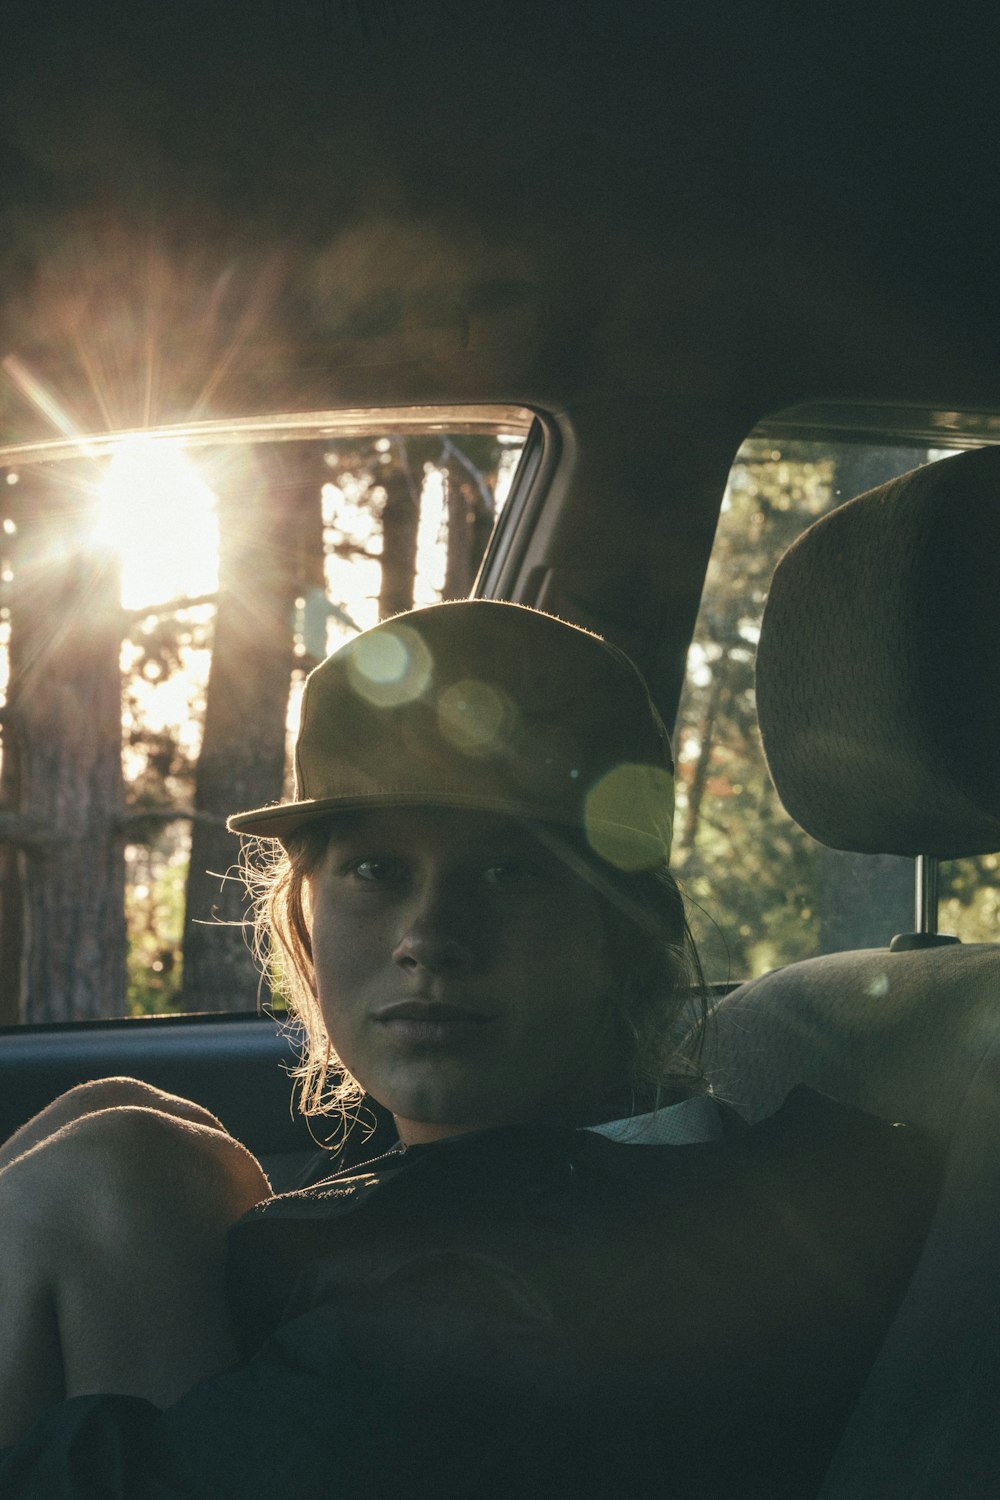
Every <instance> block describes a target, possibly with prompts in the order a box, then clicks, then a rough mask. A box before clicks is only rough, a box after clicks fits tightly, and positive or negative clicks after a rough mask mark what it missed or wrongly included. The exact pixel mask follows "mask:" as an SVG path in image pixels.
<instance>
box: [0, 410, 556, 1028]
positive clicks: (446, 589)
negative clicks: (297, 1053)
mask: <svg viewBox="0 0 1000 1500" xmlns="http://www.w3.org/2000/svg"><path fill="white" fill-rule="evenodd" d="M530 423H531V417H530V414H529V413H527V412H525V411H523V410H520V409H510V410H508V409H506V408H490V409H459V410H451V411H448V412H433V411H429V410H426V409H422V410H416V411H414V410H409V411H400V412H395V413H374V412H373V413H367V414H350V413H347V414H345V413H339V414H338V413H327V414H319V415H313V416H308V417H292V418H281V417H277V418H272V419H268V420H266V421H254V422H252V423H248V422H243V423H238V422H234V423H228V424H227V423H225V422H206V423H203V424H200V426H198V427H196V428H187V429H183V430H182V429H175V430H166V429H164V430H160V431H158V432H156V433H144V434H135V433H131V434H125V433H123V434H118V435H112V436H101V437H100V438H94V439H86V438H74V439H73V440H72V441H70V442H65V443H47V444H35V445H32V446H30V447H22V448H19V449H11V448H8V449H7V450H2V449H0V501H2V505H3V513H2V516H0V523H2V531H0V578H2V589H3V594H2V609H0V671H2V674H3V685H4V706H3V718H2V733H3V759H2V766H0V833H2V834H3V840H2V842H0V938H2V952H0V958H2V962H0V1024H7V1025H9V1024H13V1023H18V1022H39V1021H42V1022H44V1021H61V1020H80V1019H88V1018H92V1017H105V1016H117V1015H123V1014H133V1015H140V1014H147V1013H151V1012H163V1011H200V1010H226V1009H248V1008H252V1007H253V1005H254V1004H255V1001H256V999H257V972H256V970H255V968H254V964H253V960H252V958H251V955H250V952H249V949H248V946H247V942H246V926H245V919H246V915H247V908H246V898H245V896H244V894H243V893H242V891H241V885H242V882H241V881H240V880H239V879H238V878H235V872H234V860H235V859H236V857H237V854H238V844H237V841H236V840H235V839H234V838H233V837H232V835H229V834H228V833H226V831H225V826H224V825H225V818H226V816H227V814H228V813H231V812H234V811H238V810H240V809H244V808H247V807H251V806H257V805H261V804H263V803H266V802H269V801H273V800H277V799H278V798H280V797H282V796H283V795H285V794H287V793H290V791H291V772H290V756H289V753H288V750H289V741H290V736H291V735H292V733H293V732H294V726H295V722H296V717H297V711H298V702H299V697H300V694H301V688H302V683H303V681H304V678H305V676H306V674H307V672H308V671H309V670H310V668H311V667H312V666H314V665H315V664H316V663H317V662H318V661H319V660H321V659H322V657H323V656H325V655H326V654H327V652H328V651H330V650H333V649H335V648H336V646H337V645H338V644H340V643H341V642H342V641H344V640H345V639H347V638H348V637H349V636H350V635H352V634H354V633H355V632H357V631H358V630H361V629H365V628H366V627H368V626H369V625H372V624H374V623H375V622H376V621H377V620H378V619H380V618H384V617H385V616H387V615H390V614H394V613H396V612H398V611H400V610H404V609H407V608H410V607H412V606H414V605H421V604H427V603H432V602H434V601H436V600H438V599H445V598H458V597H462V596H463V595H466V594H468V593H469V592H470V590H471V588H472V585H473V582H474V579H475V576H476V573H477V570H478V568H479V565H480V563H481V561H482V558H483V555H484V552H485V550H486V547H487V544H488V542H489V540H490V537H491V535H492V533H493V530H494V527H495V525H496V522H497V519H498V517H499V516H500V514H501V513H502V511H503V509H504V506H505V504H506V502H507V499H508V496H509V495H510V493H511V488H512V485H513V483H514V480H515V477H516V475H517V471H518V464H519V461H520V458H521V455H522V453H523V451H524V448H525V442H526V439H527V436H528V433H529V428H530ZM262 704H265V705H266V704H274V705H275V708H274V711H273V713H272V716H271V718H270V719H267V718H266V717H265V715H264V714H263V712H262V709H261V705H262Z"/></svg>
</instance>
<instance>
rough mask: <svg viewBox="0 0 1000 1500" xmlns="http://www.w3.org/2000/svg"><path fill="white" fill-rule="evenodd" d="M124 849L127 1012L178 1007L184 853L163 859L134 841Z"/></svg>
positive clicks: (159, 1011)
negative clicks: (125, 860) (126, 874)
mask: <svg viewBox="0 0 1000 1500" xmlns="http://www.w3.org/2000/svg"><path fill="white" fill-rule="evenodd" d="M128 854H129V856H130V858H129V859H128V871H129V880H128V883H127V886H126V891H125V918H126V923H127V926H128V937H129V946H128V1005H129V1012H130V1014H131V1015H133V1016H139V1015H153V1014H159V1013H161V1012H163V1011H171V1010H177V1009H179V1008H180V994H181V980H182V972H181V933H182V929H183V926H184V877H185V873H186V860H185V859H184V857H183V856H181V857H177V856H175V857H174V858H172V859H164V858H163V856H162V855H159V854H158V853H157V851H156V850H155V849H149V848H142V847H139V846H136V845H132V846H130V848H129V850H128Z"/></svg>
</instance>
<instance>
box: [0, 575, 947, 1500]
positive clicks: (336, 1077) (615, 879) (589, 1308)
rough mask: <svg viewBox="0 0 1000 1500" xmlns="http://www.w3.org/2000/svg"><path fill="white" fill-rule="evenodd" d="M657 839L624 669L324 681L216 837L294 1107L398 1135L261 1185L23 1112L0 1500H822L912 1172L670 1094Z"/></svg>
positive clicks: (673, 1081) (877, 1138) (399, 638)
mask: <svg viewBox="0 0 1000 1500" xmlns="http://www.w3.org/2000/svg"><path fill="white" fill-rule="evenodd" d="M671 817H672V767H671V761H670V751H669V743H668V740H667V736H666V733H665V731H664V729H663V726H662V724H661V722H660V720H659V717H658V716H657V714H656V712H655V709H654V708H653V706H652V704H651V702H650V700H649V696H648V693H647V691H646V688H645V685H644V684H643V682H642V679H641V678H640V676H639V674H638V672H637V671H636V669H635V668H634V666H633V665H632V664H631V663H630V662H629V661H628V659H627V658H626V657H624V656H623V655H622V654H621V653H620V652H618V651H616V650H615V649H614V648H612V647H610V646H609V645H607V643H605V642H604V641H602V640H600V638H599V637H596V636H593V635H591V634H590V633H588V632H586V631H582V630H579V629H577V628H575V627H573V626H570V625H567V624H565V623H564V622H562V621H558V620H556V619H554V618H552V617H550V616H547V615H544V614H541V613H540V612H537V611H533V610H527V609H523V608H520V607H519V606H516V605H509V604H502V603H497V602H491V601H463V602H461V603H457V604H447V605H440V606H436V607H433V608H431V609H427V610H419V611H415V612H413V613H412V614H410V615H408V616H402V617H399V618H397V619H396V620H393V621H389V622H387V623H385V624H383V625H380V626H378V627H376V628H375V629H374V630H372V631H368V632H366V633H365V634H364V635H362V636H360V637H358V638H357V639H356V640H355V641H353V642H352V643H350V644H349V645H348V646H346V647H344V648H343V649H342V650H341V651H339V652H337V653H336V654H335V655H334V656H333V657H331V658H330V659H329V660H328V661H327V662H325V663H324V664H323V665H322V666H321V667H319V668H318V669H317V670H316V672H314V673H313V674H312V676H311V677H310V679H309V682H308V684H307V688H306V694H305V698H304V701H303V713H302V726H301V729H300V733H299V737H298V743H297V748H296V796H295V798H294V799H293V800H292V801H291V802H289V803H285V804H281V805H278V806H276V807H270V808H263V809H256V810H254V811H252V812H248V813H243V814H240V815H238V816H237V817H234V818H233V819H232V820H231V826H232V827H233V828H234V829H236V830H237V831H240V832H243V833H248V834H253V835H256V836H258V837H263V838H268V839H272V840H278V841H279V842H280V846H281V850H282V853H281V855H280V858H279V860H278V862H277V865H276V868H275V869H274V871H273V872H272V875H271V877H270V883H269V889H268V893H267V895H266V898H265V904H266V909H267V913H268V916H269V920H270V924H271V931H272V934H273V939H274V940H276V941H273V942H272V950H271V953H272V958H273V959H274V960H275V961H276V962H277V963H278V965H279V967H280V969H281V971H282V973H283V976H284V979H285V982H286V984H287V986H288V987H289V989H290V991H291V992H292V998H293V1001H294V1004H295V1007H296V1010H297V1013H298V1015H299V1017H300V1020H301V1022H302V1026H303V1029H304V1033H305V1037H306V1044H307V1045H306V1053H305V1057H304V1061H303V1066H302V1069H301V1078H300V1085H301V1089H302V1095H303V1103H304V1107H305V1108H306V1109H307V1110H310V1111H316V1110H324V1109H329V1108H338V1107H339V1108H341V1109H343V1110H346V1111H351V1110H354V1109H356V1108H360V1107H361V1101H362V1099H364V1098H365V1096H367V1100H368V1104H367V1105H366V1106H365V1108H367V1109H369V1110H371V1109H374V1111H375V1113H376V1115H377V1116H378V1118H379V1121H380V1129H381V1130H383V1131H384V1130H385V1129H386V1128H388V1126H389V1122H390V1121H391V1122H392V1129H393V1130H394V1135H393V1137H392V1141H391V1143H390V1144H389V1145H388V1146H387V1147H386V1148H384V1149H382V1148H379V1147H377V1146H376V1144H375V1143H374V1142H372V1143H370V1144H369V1150H368V1157H369V1159H368V1160H367V1161H364V1160H359V1156H358V1147H357V1144H356V1139H355V1138H356V1134H357V1133H356V1132H354V1133H353V1137H355V1138H352V1139H350V1140H349V1141H348V1144H347V1148H346V1149H347V1151H348V1152H351V1153H353V1156H352V1157H351V1158H350V1159H347V1158H345V1159H344V1160H342V1161H341V1163H340V1168H341V1170H339V1171H338V1172H331V1170H330V1163H329V1162H327V1163H326V1164H325V1165H324V1166H323V1167H322V1168H320V1169H319V1171H318V1172H316V1173H314V1174H313V1178H312V1180H310V1182H309V1183H308V1184H307V1185H306V1186H305V1187H304V1188H303V1189H301V1190H300V1191H298V1192H296V1193H293V1194H288V1195H283V1196H281V1197H277V1198H274V1197H271V1196H270V1194H269V1190H268V1188H267V1184H266V1182H265V1180H264V1179H263V1175H262V1174H261V1173H260V1171H259V1168H257V1166H256V1164H255V1163H254V1162H253V1160H252V1158H249V1157H248V1155H247V1153H245V1152H244V1151H243V1149H242V1148H241V1147H239V1146H238V1145H237V1144H236V1143H235V1142H233V1141H232V1140H231V1139H230V1138H229V1137H228V1136H226V1135H225V1133H224V1131H223V1130H222V1129H221V1127H220V1126H219V1124H218V1122H217V1121H214V1120H213V1119H212V1118H211V1117H210V1116H209V1117H207V1116H206V1115H205V1113H204V1112H203V1111H199V1110H198V1108H197V1107H196V1106H192V1105H189V1104H187V1103H185V1102H184V1101H177V1100H169V1099H163V1098H160V1099H156V1098H153V1097H151V1096H150V1095H149V1094H148V1093H140V1094H138V1095H136V1094H135V1093H134V1092H129V1091H130V1090H134V1089H136V1088H139V1089H141V1087H142V1086H138V1085H131V1084H129V1083H128V1082H127V1081H126V1082H124V1083H119V1084H116V1085H109V1087H112V1088H116V1087H117V1088H119V1089H123V1090H125V1091H126V1092H125V1094H124V1095H121V1094H119V1095H118V1096H113V1095H112V1096H103V1097H102V1096H101V1095H100V1093H99V1086H91V1090H90V1092H89V1093H88V1092H87V1091H84V1094H83V1096H80V1095H78V1096H77V1097H76V1098H73V1099H68V1100H63V1101H57V1103H56V1105H55V1106H53V1107H52V1112H51V1113H48V1117H47V1118H46V1117H40V1119H39V1121H37V1122H34V1123H33V1125H32V1126H29V1127H27V1128H26V1129H27V1134H26V1135H25V1136H22V1137H21V1138H20V1140H18V1139H15V1142H14V1143H13V1145H12V1147H11V1151H12V1155H13V1158H14V1159H13V1160H12V1161H11V1162H10V1164H9V1165H8V1166H7V1167H6V1169H5V1170H4V1172H3V1173H0V1211H2V1212H4V1213H5V1215H6V1218H5V1225H8V1224H9V1225H11V1226H12V1228H11V1230H9V1231H8V1236H7V1239H8V1243H11V1244H14V1245H15V1246H16V1247H17V1249H18V1252H19V1258H18V1260H17V1261H16V1263H15V1265H14V1267H13V1270H12V1272H11V1273H10V1275H9V1277H8V1285H7V1287H6V1288H5V1289H2V1290H4V1291H5V1301H6V1304H7V1306H8V1312H7V1313H6V1314H5V1316H6V1317H7V1321H8V1328H9V1329H10V1330H11V1336H10V1337H9V1338H8V1340H7V1345H6V1347H7V1348H8V1349H9V1350H10V1355H9V1357H8V1358H7V1373H6V1376H5V1379H6V1386H5V1391H6V1401H7V1403H8V1405H7V1409H8V1410H11V1409H13V1410H14V1412H15V1422H14V1424H12V1428H13V1430H11V1431H10V1433H9V1436H10V1437H12V1438H13V1437H16V1436H18V1431H17V1426H18V1425H20V1426H23V1424H24V1423H25V1422H26V1421H27V1420H28V1419H29V1418H31V1417H32V1416H34V1415H35V1413H36V1411H37V1410H38V1409H39V1408H41V1407H44V1406H46V1404H47V1403H48V1402H50V1401H53V1400H56V1401H58V1398H60V1397H61V1396H68V1397H70V1398H71V1399H69V1400H65V1401H60V1402H59V1404H57V1405H55V1406H52V1407H51V1408H50V1409H49V1410H48V1411H46V1412H44V1413H43V1415H42V1416H41V1419H40V1420H39V1421H37V1422H36V1424H35V1425H34V1427H33V1428H32V1429H31V1430H30V1431H29V1432H28V1433H27V1435H26V1436H23V1437H21V1439H20V1442H19V1443H17V1445H16V1446H15V1447H13V1448H12V1449H11V1450H10V1451H9V1453H8V1454H7V1457H6V1459H5V1460H0V1496H7V1495H10V1496H12V1497H13V1496H33V1495H42V1494H45V1495H47V1496H48V1495H56V1496H67V1497H68V1496H73V1497H81V1496H83V1495H84V1494H88V1495H89V1494H91V1493H98V1494H101V1495H102V1496H103V1495H108V1496H139V1495H147V1494H148V1495H150V1496H160V1497H163V1500H167V1497H180V1496H195V1495H199V1496H200V1495H205V1496H209V1495H211V1496H213V1497H217V1496H222V1495H229V1494H232V1495H234V1496H236V1495H238V1496H240V1497H241V1500H248V1497H249V1500H252V1497H254V1496H256V1495H261V1496H265V1495H267V1496H276V1495H277V1496H284V1495H286V1494H287V1495H293V1494H294V1495H305V1494H310V1495H311V1494H322V1495H330V1496H339V1495H345V1496H346V1495H356V1494H362V1495H388V1494H393V1495H395V1496H400V1495H413V1496H417V1495H421V1496H422V1495H428V1496H429V1495H431V1494H433V1495H435V1496H455V1497H458V1496H466V1495H471V1494H476V1495H498V1496H499V1495H504V1496H522V1495H523V1496H529V1495H530V1496H534V1495H538V1496H541V1495H543V1494H544V1495H546V1496H551V1495H567V1496H569V1495H572V1496H593V1497H595V1500H596V1497H598V1496H600V1497H603V1500H609V1497H611V1500H613V1497H617V1496H619V1495H621V1496H638V1495H642V1496H646V1495H649V1496H653V1495H656V1496H665V1495H671V1494H674V1493H676V1494H684V1495H685V1496H690V1495H705V1496H709V1495H711V1496H716V1495H720V1494H723V1493H725V1494H732V1495H737V1496H742V1497H749V1496H758V1495H759V1496H762V1497H763V1496H765V1495H766V1496H768V1497H769V1500H776V1497H780V1496H785V1495H787V1496H796V1497H801V1496H803V1495H807V1494H810V1493H814V1492H815V1490H816V1488H817V1487H818V1483H819V1480H820V1476H821V1475H822V1472H823V1469H824V1467H825V1464H826V1462H827V1461H828V1459H829V1456H830V1454H831V1452H832V1449H833V1447H834V1445H835V1442H836V1438H837V1434H838V1432H839V1430H840V1427H841V1426H842V1425H843V1422H844V1420H845V1419H846V1416H847V1414H848V1412H849V1411H850V1408H851V1405H852V1404H853V1402H854V1400H855V1399H856V1397H857V1394H858V1391H859V1389H860V1386H861V1384H862V1382H863V1379H864V1375H865V1372H866V1370H867V1367H868V1365H869V1364H870V1362H871V1359H872V1358H873V1356H874V1353H875V1351H876V1350H877V1348H878V1344H879V1341H880V1339H881V1337H882V1335H883V1333H884V1330H885V1328H886V1327H887V1324H888V1321H889V1320H890V1319H891V1316H892V1311H893V1308H894V1306H895V1303H896V1301H897V1300H898V1297H899V1295H900V1294H901V1290H902V1288H903V1286H904V1285H905V1280H906V1277H907V1275H908V1272H909V1269H910V1267H911V1265H912V1261H913V1258H914V1256H915V1254H916V1249H917V1247H918V1245H919V1239H920V1235H921V1233H922V1228H923V1225H924V1222H925V1220H926V1216H927V1214H928V1212H929V1204H930V1198H931V1193H932V1182H931V1177H932V1174H931V1172H930V1171H929V1169H928V1167H927V1164H926V1162H925V1160H924V1154H923V1149H922V1147H921V1145H920V1143H919V1141H918V1140H916V1139H915V1138H914V1137H913V1135H912V1133H911V1132H908V1131H900V1130H892V1129H891V1128H889V1127H887V1126H884V1125H882V1124H881V1122H877V1121H872V1120H868V1119H867V1118H865V1117H861V1116H856V1115H853V1114H851V1113H849V1112H847V1111H843V1110H840V1109H839V1108H837V1107H836V1106H833V1105H830V1104H829V1103H827V1102H825V1101H822V1100H819V1099H817V1098H815V1096H809V1095H808V1094H806V1093H805V1092H804V1091H802V1092H801V1093H800V1094H799V1095H797V1096H793V1097H792V1100H791V1101H790V1102H789V1103H788V1104H787V1105H786V1106H785V1108H784V1110H782V1111H781V1112H780V1113H779V1115H778V1116H776V1117H775V1118H774V1119H773V1120H772V1121H768V1122H765V1124H764V1125H763V1126H760V1127H757V1128H755V1129H754V1130H746V1129H742V1128H740V1126H739V1122H737V1121H735V1120H733V1119H730V1118H729V1117H728V1115H727V1114H726V1113H725V1112H723V1111H722V1110H720V1109H719V1107H718V1106H717V1105H716V1104H715V1102H714V1101H713V1100H712V1099H711V1098H710V1097H708V1096H707V1095H705V1094H704V1093H702V1092H699V1089H698V1085H697V1079H696V1077H695V1075H694V1073H693V1070H692V1068H691V1067H690V1065H689V1064H685V1063H683V1062H680V1061H679V1060H678V1059H677V1056H676V1038H677V1035H678V1032H679V1012H680V1009H681V1007H682V1006H683V1003H684V990H683V985H684V983H685V982H686V978H687V977H688V976H689V974H690V967H689V965H690V946H689V943H688V941H687V937H686V928H685V925H684V919H683V911H682V908H681V904H680V900H679V897H678V896H677V892H676V887H675V886H674V885H673V883H672V881H671V879H670V877H669V875H668V874H667V870H666V861H667V855H668V852H669V833H670V825H671ZM115 1098H118V1099H120V1100H122V1099H123V1101H124V1102H118V1103H115V1102H113V1101H114V1099H115ZM109 1101H110V1102H109ZM54 1127H60V1128H55V1130H54V1133H53V1129H54ZM362 1155H364V1153H362ZM345 1161H346V1163H347V1164H346V1166H345ZM351 1161H353V1165H352V1164H351ZM81 1182H87V1183H92V1184H93V1185H94V1190H93V1193H92V1195H91V1199H90V1200H88V1202H87V1203H86V1204H84V1205H81V1202H80V1194H79V1185H80V1183H81ZM154 1195H155V1196H154ZM137 1200H138V1202H137ZM247 1210H249V1212H247ZM241 1215H243V1216H242V1217H240V1216H241ZM236 1219H239V1222H238V1223H237V1224H236V1227H235V1228H234V1229H233V1230H232V1232H231V1234H230V1235H229V1241H228V1252H227V1253H225V1254H224V1250H223V1245H224V1232H225V1228H226V1226H227V1225H228V1224H229V1223H231V1222H233V1221H234V1220H236ZM224 1261H225V1263H226V1274H227V1279H228V1288H227V1290H228V1304H229V1309H230V1313H231V1325H230V1324H229V1323H228V1322H227V1319H226V1316H225V1303H224V1299H223V1293H222V1272H223V1264H224ZM111 1273H113V1274H114V1277H115V1282H114V1286H115V1294H114V1296H113V1297H112V1301H111V1308H110V1311H108V1310H107V1309H103V1310H102V1308H101V1306H100V1302H99V1299H98V1298H97V1297H96V1296H95V1290H94V1289H95V1286H96V1285H97V1284H98V1283H99V1282H100V1281H101V1279H102V1278H106V1277H107V1276H108V1275H109V1274H111ZM11 1307H13V1308H14V1309H15V1311H14V1312H11V1311H10V1310H9V1309H10V1308H11ZM143 1320H148V1322H147V1324H146V1329H147V1332H146V1334H145V1336H144V1335H143V1328H142V1325H143ZM203 1377H207V1378H203ZM197 1381H200V1384H197V1385H196V1386H195V1388H194V1389H189V1387H191V1386H194V1383H195V1382H197ZM99 1392H110V1393H114V1394H110V1395H109V1394H104V1395H101V1394H91V1393H99ZM185 1392H187V1393H186V1394H184V1393H185ZM18 1393H19V1394H18ZM178 1398H179V1399H178ZM0 1404H3V1403H0ZM162 1406H166V1407H167V1410H165V1411H161V1410H160V1407H162ZM95 1482H96V1484H97V1488H96V1489H93V1488H90V1489H88V1488H87V1486H88V1484H89V1485H91V1486H93V1484H94V1483H95Z"/></svg>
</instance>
